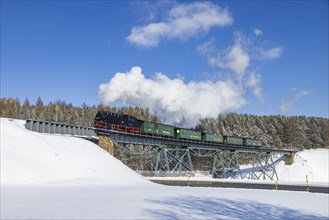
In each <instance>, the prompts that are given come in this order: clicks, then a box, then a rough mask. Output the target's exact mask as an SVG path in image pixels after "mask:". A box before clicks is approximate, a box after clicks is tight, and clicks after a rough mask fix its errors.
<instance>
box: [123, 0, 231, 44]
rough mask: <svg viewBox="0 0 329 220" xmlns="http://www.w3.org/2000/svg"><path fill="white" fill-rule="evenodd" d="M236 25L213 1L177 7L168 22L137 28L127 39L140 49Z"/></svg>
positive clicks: (170, 14) (227, 12)
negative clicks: (168, 40)
mask: <svg viewBox="0 0 329 220" xmlns="http://www.w3.org/2000/svg"><path fill="white" fill-rule="evenodd" d="M232 22H233V18H232V17H231V15H230V13H229V11H228V10H227V9H222V8H220V7H219V6H218V5H215V4H212V3H210V2H195V3H191V4H176V5H175V6H173V7H172V9H171V10H170V11H169V13H168V17H167V19H165V20H164V21H161V22H158V23H151V24H148V25H146V26H141V27H133V28H132V30H131V33H130V35H129V36H128V37H127V40H128V41H129V42H130V43H132V44H136V45H138V46H144V47H154V46H157V45H158V44H159V42H160V41H161V40H163V39H174V38H178V39H181V40H184V39H188V38H190V37H193V36H197V35H199V34H205V33H208V31H209V29H210V28H211V27H215V26H222V27H223V26H226V25H230V24H231V23H232Z"/></svg>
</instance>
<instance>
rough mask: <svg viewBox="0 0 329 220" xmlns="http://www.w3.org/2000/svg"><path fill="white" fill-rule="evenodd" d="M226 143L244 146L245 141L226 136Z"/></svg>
mask: <svg viewBox="0 0 329 220" xmlns="http://www.w3.org/2000/svg"><path fill="white" fill-rule="evenodd" d="M224 142H225V143H226V144H234V145H243V139H242V138H238V137H229V136H226V137H225V140H224Z"/></svg>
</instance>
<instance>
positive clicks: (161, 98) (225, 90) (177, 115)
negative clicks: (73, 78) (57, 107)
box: [99, 66, 246, 127]
mask: <svg viewBox="0 0 329 220" xmlns="http://www.w3.org/2000/svg"><path fill="white" fill-rule="evenodd" d="M242 94H243V91H242V88H241V87H240V86H239V85H238V84H236V83H233V82H232V81H229V80H228V81H220V80H218V81H216V82H211V81H204V82H193V81H191V82H189V83H184V82H183V81H182V79H179V78H176V79H170V78H168V77H167V76H166V75H164V74H162V73H157V74H155V76H154V78H153V79H147V78H145V76H144V75H143V73H142V69H141V68H140V67H137V66H136V67H133V68H131V70H130V71H129V72H126V73H116V74H115V75H114V77H113V78H112V79H111V80H110V81H109V82H108V83H105V84H101V85H100V86H99V98H100V99H101V100H102V102H103V103H104V104H114V103H115V102H117V101H120V102H122V103H124V104H126V105H133V106H139V107H142V108H149V110H150V112H151V113H157V115H158V117H160V119H161V120H162V122H166V123H169V124H179V123H182V122H184V123H185V124H184V126H186V127H193V126H195V125H197V123H198V122H199V119H201V118H206V117H212V118H214V117H217V116H218V114H219V113H224V112H228V111H231V110H235V109H238V108H240V107H241V106H243V105H245V103H246V101H245V100H244V98H243V97H242Z"/></svg>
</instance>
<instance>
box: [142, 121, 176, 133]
mask: <svg viewBox="0 0 329 220" xmlns="http://www.w3.org/2000/svg"><path fill="white" fill-rule="evenodd" d="M141 132H142V133H144V134H151V135H157V136H170V137H173V136H174V134H175V132H174V127H173V126H170V125H165V124H159V123H153V122H149V121H144V122H143V124H142V126H141Z"/></svg>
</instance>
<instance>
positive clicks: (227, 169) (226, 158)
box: [212, 151, 242, 179]
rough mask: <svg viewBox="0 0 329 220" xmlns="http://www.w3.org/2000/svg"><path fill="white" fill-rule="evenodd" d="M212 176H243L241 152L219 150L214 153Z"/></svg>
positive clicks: (226, 177)
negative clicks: (240, 160)
mask: <svg viewBox="0 0 329 220" xmlns="http://www.w3.org/2000/svg"><path fill="white" fill-rule="evenodd" d="M212 176H213V177H215V178H221V179H228V178H233V179H237V178H239V177H240V178H242V175H241V171H240V165H239V153H238V152H234V151H233V152H231V151H217V152H216V153H215V154H214V160H213V167H212Z"/></svg>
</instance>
